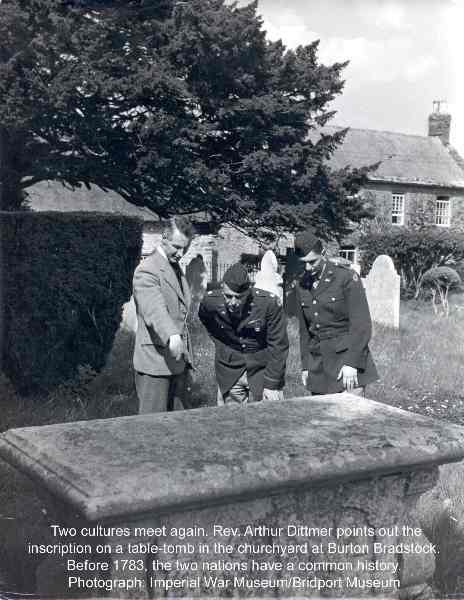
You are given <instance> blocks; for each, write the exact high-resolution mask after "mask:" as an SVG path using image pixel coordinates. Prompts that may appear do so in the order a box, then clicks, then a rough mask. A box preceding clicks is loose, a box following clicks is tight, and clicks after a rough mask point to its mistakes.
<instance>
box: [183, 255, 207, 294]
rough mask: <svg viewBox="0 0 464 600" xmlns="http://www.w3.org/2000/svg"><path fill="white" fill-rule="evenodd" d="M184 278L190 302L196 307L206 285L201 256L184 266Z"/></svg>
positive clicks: (205, 274)
mask: <svg viewBox="0 0 464 600" xmlns="http://www.w3.org/2000/svg"><path fill="white" fill-rule="evenodd" d="M185 276H186V278H187V281H188V284H189V287H190V293H191V294H192V302H193V304H194V305H198V304H199V302H200V301H201V299H202V298H203V296H204V295H205V291H206V285H207V283H208V274H207V272H206V267H205V263H204V260H203V256H202V255H201V254H197V255H196V256H195V258H193V259H192V260H191V261H190V262H189V264H188V265H187V266H186V268H185Z"/></svg>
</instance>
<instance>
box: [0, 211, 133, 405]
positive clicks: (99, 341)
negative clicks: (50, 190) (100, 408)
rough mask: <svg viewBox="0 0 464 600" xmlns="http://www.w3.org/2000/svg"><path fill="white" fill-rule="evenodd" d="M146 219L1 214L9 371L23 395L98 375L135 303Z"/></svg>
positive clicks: (4, 354) (4, 355) (5, 365)
mask: <svg viewBox="0 0 464 600" xmlns="http://www.w3.org/2000/svg"><path fill="white" fill-rule="evenodd" d="M142 226H143V223H142V221H140V220H139V219H136V218H131V217H123V216H120V215H114V214H111V215H108V214H103V213H101V214H100V213H91V214H89V213H58V212H41V213H33V212H3V213H0V234H1V243H0V253H1V254H0V259H1V263H0V264H1V265H2V270H1V284H2V285H1V288H2V298H1V299H0V300H1V301H2V302H1V310H0V315H1V316H0V322H2V325H0V333H1V335H2V338H1V340H2V345H1V348H0V351H1V359H2V365H1V367H2V371H3V373H4V374H5V375H6V376H7V377H8V378H9V379H10V380H11V382H12V383H13V384H14V385H15V387H17V388H18V389H19V390H20V391H21V392H23V393H27V392H31V391H33V390H35V389H37V388H39V389H41V388H50V387H53V386H55V385H57V384H59V383H62V382H64V381H66V380H68V379H70V378H72V377H73V376H75V375H76V373H77V370H78V366H79V365H87V366H89V367H91V368H92V369H94V370H96V371H99V370H100V369H101V368H102V367H103V366H104V364H105V360H106V357H107V355H108V353H109V351H110V350H111V346H112V343H113V339H114V336H115V334H116V331H117V330H118V328H119V325H120V321H121V316H122V306H123V304H124V302H126V301H127V300H128V299H129V298H130V294H131V281H132V274H133V271H134V269H135V267H136V265H137V263H138V261H139V259H140V253H141V246H142Z"/></svg>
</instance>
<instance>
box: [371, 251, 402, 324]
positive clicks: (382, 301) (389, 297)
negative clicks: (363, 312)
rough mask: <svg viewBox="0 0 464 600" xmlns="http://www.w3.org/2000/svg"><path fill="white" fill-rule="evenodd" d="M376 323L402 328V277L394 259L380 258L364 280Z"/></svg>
mask: <svg viewBox="0 0 464 600" xmlns="http://www.w3.org/2000/svg"><path fill="white" fill-rule="evenodd" d="M364 285H365V288H366V296H367V301H368V303H369V309H370V312H371V318H372V320H373V321H374V322H376V323H380V324H381V325H385V326H387V327H393V328H395V329H398V327H399V326H400V276H399V275H398V273H397V272H396V269H395V265H394V264H393V261H392V259H391V258H390V257H389V256H387V255H386V254H382V255H381V256H378V257H377V258H376V259H375V261H374V264H373V265H372V268H371V270H370V271H369V274H368V275H367V277H366V278H365V280H364Z"/></svg>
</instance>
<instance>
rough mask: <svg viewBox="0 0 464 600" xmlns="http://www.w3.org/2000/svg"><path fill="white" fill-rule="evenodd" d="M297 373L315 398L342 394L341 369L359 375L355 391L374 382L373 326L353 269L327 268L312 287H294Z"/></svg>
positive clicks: (297, 284) (362, 289) (326, 265)
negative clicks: (353, 370) (304, 373)
mask: <svg viewBox="0 0 464 600" xmlns="http://www.w3.org/2000/svg"><path fill="white" fill-rule="evenodd" d="M295 292H296V311H297V315H298V318H299V325H300V348H301V364H302V370H308V371H309V388H310V390H311V391H312V392H313V393H316V394H330V393H334V392H341V391H343V383H342V380H341V379H340V380H339V381H337V376H338V373H339V371H340V369H341V368H342V366H343V365H348V366H350V367H355V368H356V369H358V383H359V385H360V386H365V385H366V384H368V383H370V382H372V381H375V380H376V379H378V375H377V370H376V368H375V365H374V362H373V360H372V357H371V354H370V351H369V346H368V344H369V340H370V338H371V333H372V326H371V318H370V314H369V306H368V304H367V299H366V294H365V292H364V287H363V285H362V282H361V280H360V278H359V276H358V274H357V273H356V272H355V271H353V270H352V269H349V268H346V267H339V266H336V265H334V264H332V263H330V262H326V264H325V268H324V271H323V273H322V275H321V277H320V279H319V281H318V282H317V284H316V286H313V287H311V289H307V288H305V287H303V286H302V285H301V280H300V281H299V282H297V283H296V284H295Z"/></svg>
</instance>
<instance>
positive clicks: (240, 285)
mask: <svg viewBox="0 0 464 600" xmlns="http://www.w3.org/2000/svg"><path fill="white" fill-rule="evenodd" d="M222 281H223V282H224V283H225V284H226V285H228V286H229V287H230V289H231V290H232V291H233V292H235V293H236V294H241V293H242V292H245V291H246V290H247V289H248V288H249V287H250V278H249V276H248V271H247V270H246V269H245V267H244V266H243V265H242V264H240V263H235V265H232V266H231V267H229V268H228V269H227V271H226V272H225V273H224V276H223V278H222Z"/></svg>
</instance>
